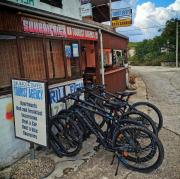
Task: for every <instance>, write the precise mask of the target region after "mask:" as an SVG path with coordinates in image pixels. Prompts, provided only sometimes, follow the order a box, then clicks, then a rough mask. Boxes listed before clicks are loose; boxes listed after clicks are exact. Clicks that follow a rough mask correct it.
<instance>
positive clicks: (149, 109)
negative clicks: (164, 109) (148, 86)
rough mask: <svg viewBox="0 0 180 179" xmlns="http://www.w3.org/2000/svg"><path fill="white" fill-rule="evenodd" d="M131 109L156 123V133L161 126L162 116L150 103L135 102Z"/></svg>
mask: <svg viewBox="0 0 180 179" xmlns="http://www.w3.org/2000/svg"><path fill="white" fill-rule="evenodd" d="M131 108H132V109H136V110H138V111H142V112H143V113H145V114H147V115H148V116H150V117H151V119H153V121H154V122H155V123H156V126H157V129H158V131H159V130H160V129H161V128H162V126H163V116H162V113H161V111H160V110H159V109H158V108H157V107H156V106H155V105H154V104H152V103H149V102H136V103H134V104H133V105H132V106H131Z"/></svg>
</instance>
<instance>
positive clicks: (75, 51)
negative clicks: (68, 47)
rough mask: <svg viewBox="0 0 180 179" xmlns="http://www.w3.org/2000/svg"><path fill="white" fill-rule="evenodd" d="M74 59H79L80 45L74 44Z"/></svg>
mask: <svg viewBox="0 0 180 179" xmlns="http://www.w3.org/2000/svg"><path fill="white" fill-rule="evenodd" d="M72 51H73V57H79V48H78V44H72Z"/></svg>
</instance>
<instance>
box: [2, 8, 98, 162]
mask: <svg viewBox="0 0 180 179" xmlns="http://www.w3.org/2000/svg"><path fill="white" fill-rule="evenodd" d="M1 10H2V11H1V12H0V22H1V23H0V68H1V69H0V116H1V118H0V123H1V126H2V130H0V135H1V136H4V139H5V140H1V141H0V145H1V146H3V148H1V149H2V151H1V152H2V156H1V155H0V158H1V157H2V161H1V163H0V165H4V164H7V163H8V162H11V161H12V158H13V157H15V158H16V157H18V156H21V154H22V153H24V152H25V151H27V150H28V146H29V145H28V143H26V142H24V141H21V140H18V139H16V140H15V138H14V124H13V112H12V97H11V78H25V79H35V80H46V81H48V86H49V97H50V98H49V104H50V105H51V112H52V115H54V114H56V113H57V112H58V111H59V110H60V109H62V107H63V106H62V104H57V103H56V102H57V101H58V100H59V99H60V98H62V97H63V96H64V95H67V94H68V93H72V92H75V90H76V89H77V88H78V87H82V86H83V78H82V74H83V69H85V67H86V66H88V65H92V64H93V65H94V63H95V62H96V60H95V47H96V46H97V43H98V32H97V30H96V29H95V28H91V27H89V28H88V27H86V26H82V25H78V24H75V23H67V22H66V21H59V20H55V19H50V18H45V17H39V16H36V15H32V14H27V13H23V12H22V13H21V12H20V11H16V10H14V9H13V10H12V11H11V10H8V9H7V10H6V8H1ZM85 49H86V54H85ZM96 49H97V48H96ZM97 50H98V49H97ZM87 56H89V57H90V59H89V60H90V61H89V60H88V59H87ZM17 151H18V153H17ZM9 154H11V156H10V158H9V159H8V158H7V156H9ZM13 160H14V159H13Z"/></svg>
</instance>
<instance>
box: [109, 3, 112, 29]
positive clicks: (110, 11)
mask: <svg viewBox="0 0 180 179" xmlns="http://www.w3.org/2000/svg"><path fill="white" fill-rule="evenodd" d="M109 17H110V26H111V27H112V6H111V0H109Z"/></svg>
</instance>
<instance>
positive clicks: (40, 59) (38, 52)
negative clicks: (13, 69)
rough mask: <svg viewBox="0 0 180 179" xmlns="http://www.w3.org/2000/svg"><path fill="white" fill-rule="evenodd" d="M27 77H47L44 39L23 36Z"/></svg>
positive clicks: (22, 43) (23, 53) (39, 78)
mask: <svg viewBox="0 0 180 179" xmlns="http://www.w3.org/2000/svg"><path fill="white" fill-rule="evenodd" d="M20 41H21V51H22V59H23V66H24V73H25V78H31V79H35V80H41V79H46V73H45V64H44V53H43V43H42V39H37V38H26V37H21V40H20Z"/></svg>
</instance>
